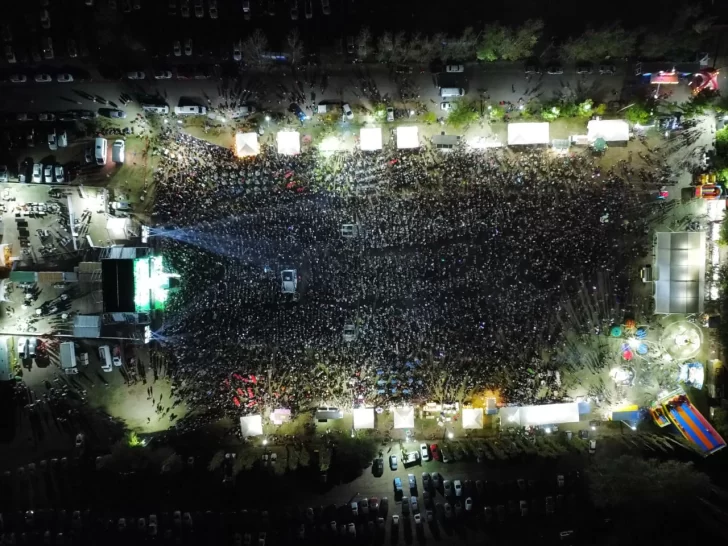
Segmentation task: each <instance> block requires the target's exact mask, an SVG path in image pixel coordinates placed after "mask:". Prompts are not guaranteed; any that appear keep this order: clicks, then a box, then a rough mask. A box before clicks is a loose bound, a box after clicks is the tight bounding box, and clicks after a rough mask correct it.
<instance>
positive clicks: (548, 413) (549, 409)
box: [498, 402, 579, 427]
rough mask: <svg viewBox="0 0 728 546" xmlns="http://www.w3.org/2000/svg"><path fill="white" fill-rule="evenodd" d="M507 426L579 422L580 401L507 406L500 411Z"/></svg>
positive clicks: (502, 422) (503, 423)
mask: <svg viewBox="0 0 728 546" xmlns="http://www.w3.org/2000/svg"><path fill="white" fill-rule="evenodd" d="M498 415H499V416H500V418H501V425H502V426H504V427H506V426H510V427H518V426H521V427H529V426H530V427H537V426H541V425H558V424H560V423H578V422H579V403H578V402H568V403H565V404H544V405H541V406H506V407H504V408H501V409H500V411H499V412H498Z"/></svg>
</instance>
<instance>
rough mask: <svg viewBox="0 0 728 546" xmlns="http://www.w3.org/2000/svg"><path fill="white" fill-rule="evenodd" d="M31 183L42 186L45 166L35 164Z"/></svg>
mask: <svg viewBox="0 0 728 546" xmlns="http://www.w3.org/2000/svg"><path fill="white" fill-rule="evenodd" d="M31 181H33V182H34V183H36V184H40V183H41V182H42V181H43V166H42V165H41V164H40V163H33V173H32V175H31ZM23 339H25V338H23ZM18 354H20V347H18Z"/></svg>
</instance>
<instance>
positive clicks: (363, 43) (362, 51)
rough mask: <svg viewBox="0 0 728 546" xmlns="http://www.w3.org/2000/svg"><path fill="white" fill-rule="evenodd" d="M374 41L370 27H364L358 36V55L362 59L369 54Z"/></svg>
mask: <svg viewBox="0 0 728 546" xmlns="http://www.w3.org/2000/svg"><path fill="white" fill-rule="evenodd" d="M371 43H372V33H371V32H370V31H369V27H362V28H361V30H360V31H359V34H358V36H357V37H356V47H357V49H358V50H359V51H358V53H357V56H358V57H359V58H360V59H364V58H366V56H367V55H368V54H369V47H370V46H371Z"/></svg>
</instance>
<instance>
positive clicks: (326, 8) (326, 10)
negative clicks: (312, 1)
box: [321, 0, 331, 15]
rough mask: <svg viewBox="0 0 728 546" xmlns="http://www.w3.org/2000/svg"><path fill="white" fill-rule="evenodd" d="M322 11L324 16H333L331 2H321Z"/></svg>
mask: <svg viewBox="0 0 728 546" xmlns="http://www.w3.org/2000/svg"><path fill="white" fill-rule="evenodd" d="M321 11H322V12H323V14H324V15H331V3H330V2H329V0H321Z"/></svg>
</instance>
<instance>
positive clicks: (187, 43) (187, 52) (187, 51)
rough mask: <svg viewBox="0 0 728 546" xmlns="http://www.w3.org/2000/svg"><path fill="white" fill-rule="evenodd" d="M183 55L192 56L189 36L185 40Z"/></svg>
mask: <svg viewBox="0 0 728 546" xmlns="http://www.w3.org/2000/svg"><path fill="white" fill-rule="evenodd" d="M185 55H186V56H187V57H191V56H192V40H191V39H190V38H187V39H186V40H185Z"/></svg>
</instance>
